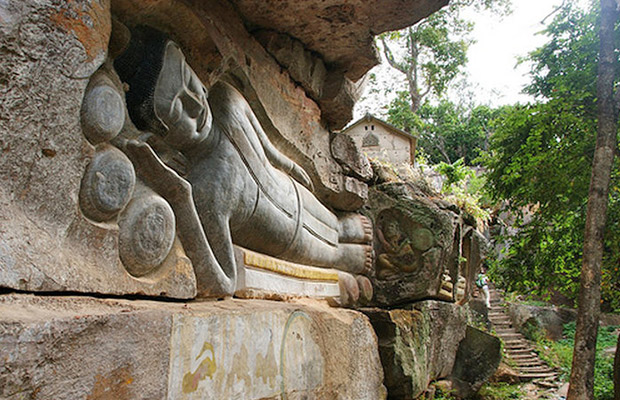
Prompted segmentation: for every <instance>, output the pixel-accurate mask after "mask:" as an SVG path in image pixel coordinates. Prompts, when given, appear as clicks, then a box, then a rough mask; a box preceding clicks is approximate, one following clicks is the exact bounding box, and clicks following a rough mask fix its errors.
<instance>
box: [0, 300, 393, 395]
mask: <svg viewBox="0 0 620 400" xmlns="http://www.w3.org/2000/svg"><path fill="white" fill-rule="evenodd" d="M0 314H1V315H2V316H3V318H2V321H0V359H2V360H3V363H2V365H0V382H2V385H0V397H2V398H6V399H17V398H21V397H22V396H24V395H32V396H36V397H37V398H50V399H51V398H53V399H59V400H61V399H76V398H85V399H97V398H114V399H121V400H122V399H165V398H168V399H196V398H205V397H208V398H215V399H229V398H243V399H262V398H280V397H286V398H291V399H301V398H304V396H305V398H320V399H331V398H339V399H350V400H365V399H366V400H376V399H381V398H385V388H384V387H383V386H382V380H383V374H382V370H381V365H380V361H379V355H378V353H377V348H376V346H377V342H376V337H375V335H374V333H373V330H372V327H371V326H370V324H369V323H368V320H367V319H366V318H365V317H364V316H363V315H362V314H360V313H358V312H354V311H348V310H334V309H331V308H329V307H327V306H326V305H324V304H322V303H311V302H306V303H298V304H286V303H277V302H268V301H259V300H253V301H251V302H250V301H242V300H226V301H221V302H192V303H185V304H180V303H176V304H175V303H157V302H151V301H126V300H102V299H92V298H91V299H89V298H83V297H82V298H78V297H43V298H42V297H34V296H29V295H3V296H0ZM67 382H71V384H69V385H68V384H67ZM101 396H104V397H101Z"/></svg>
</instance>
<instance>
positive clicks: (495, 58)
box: [354, 0, 587, 121]
mask: <svg viewBox="0 0 620 400" xmlns="http://www.w3.org/2000/svg"><path fill="white" fill-rule="evenodd" d="M565 1H579V2H581V3H584V4H585V3H586V1H587V0H565ZM560 4H562V0H513V2H512V8H513V10H514V11H513V13H512V14H510V15H507V16H504V17H503V18H499V17H498V16H496V15H493V14H492V13H490V12H478V13H475V12H470V13H468V14H465V16H466V17H467V18H468V19H471V20H472V21H473V22H475V28H474V31H473V33H472V37H473V38H474V39H475V40H476V43H474V44H473V45H472V46H471V47H470V49H469V52H468V58H469V62H468V64H467V66H466V68H465V70H466V74H467V82H468V86H467V90H468V91H470V92H471V93H472V94H473V96H474V99H473V100H474V102H475V103H477V104H488V105H491V106H500V105H503V104H514V103H517V102H521V103H525V102H528V101H530V100H532V99H531V97H529V96H527V95H524V94H521V91H522V89H523V87H524V86H525V85H527V84H528V83H529V77H528V75H527V74H528V71H529V64H527V63H522V64H520V65H517V61H518V58H519V57H525V56H527V54H528V53H529V52H531V51H532V50H534V49H536V48H537V47H539V46H541V45H542V44H544V43H545V42H546V41H547V40H548V38H547V37H546V36H545V35H543V34H537V33H539V32H541V31H542V30H543V29H544V25H543V23H542V21H543V20H544V19H545V18H546V17H548V16H549V14H551V13H552V12H553V10H555V9H556V8H557V7H558V6H559V5H560ZM552 18H553V16H550V17H548V19H547V21H546V22H547V23H549V22H550V21H551V19H552ZM371 72H372V73H374V74H376V76H377V81H378V82H379V85H378V86H376V87H375V92H374V93H373V92H371V89H372V87H371V85H367V87H366V91H365V93H364V96H363V98H362V100H361V101H360V102H358V104H357V105H356V107H355V117H354V121H355V120H357V119H358V118H360V117H361V116H363V115H364V114H366V113H367V112H370V113H373V114H375V115H378V116H380V117H382V116H384V115H385V112H386V110H385V109H382V107H384V106H387V104H388V103H389V102H390V101H391V100H392V99H393V98H394V93H388V94H385V93H384V91H383V88H384V87H388V86H393V85H394V82H395V80H402V78H401V77H400V76H398V75H397V74H396V73H395V72H394V71H391V70H390V67H389V66H388V65H387V62H384V63H383V64H382V65H380V66H377V67H375V69H373V70H372V71H371ZM403 88H404V86H403ZM376 89H379V90H376ZM458 91H460V92H461V96H462V92H463V91H462V90H461V89H455V90H452V92H451V93H449V97H451V98H452V99H453V100H454V101H456V102H458V101H459V99H458V97H459V94H458V93H457V92H458Z"/></svg>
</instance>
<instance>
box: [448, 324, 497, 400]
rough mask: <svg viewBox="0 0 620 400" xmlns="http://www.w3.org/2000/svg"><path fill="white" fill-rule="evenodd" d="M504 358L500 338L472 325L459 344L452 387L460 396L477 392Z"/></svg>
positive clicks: (465, 396) (467, 395)
mask: <svg viewBox="0 0 620 400" xmlns="http://www.w3.org/2000/svg"><path fill="white" fill-rule="evenodd" d="M501 360H502V352H501V342H500V340H499V339H498V338H497V337H495V336H493V335H490V334H488V333H486V332H483V331H481V330H479V329H476V328H473V327H471V326H468V327H467V330H466V334H465V338H464V339H463V341H462V342H461V343H460V344H459V348H458V351H457V353H456V359H455V361H454V369H453V370H452V377H451V380H452V388H453V389H454V390H455V391H456V393H457V394H458V395H459V396H460V397H464V398H467V397H469V396H471V395H472V394H474V393H476V392H477V391H478V390H480V388H481V387H482V385H483V384H484V383H485V382H486V381H487V380H489V378H491V376H493V374H494V373H495V371H496V370H497V367H498V366H499V363H500V361H501Z"/></svg>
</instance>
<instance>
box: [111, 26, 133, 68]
mask: <svg viewBox="0 0 620 400" xmlns="http://www.w3.org/2000/svg"><path fill="white" fill-rule="evenodd" d="M130 41H131V31H130V30H129V28H127V26H126V25H125V24H123V23H122V22H121V21H119V20H118V19H116V18H115V17H112V32H111V34H110V44H109V45H108V56H109V57H110V58H116V57H117V56H118V55H120V54H122V53H123V52H124V51H125V50H127V47H129V42H130Z"/></svg>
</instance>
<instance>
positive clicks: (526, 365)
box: [512, 358, 546, 368]
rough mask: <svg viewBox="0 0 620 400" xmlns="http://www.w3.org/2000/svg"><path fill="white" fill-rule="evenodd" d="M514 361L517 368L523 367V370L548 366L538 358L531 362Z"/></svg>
mask: <svg viewBox="0 0 620 400" xmlns="http://www.w3.org/2000/svg"><path fill="white" fill-rule="evenodd" d="M512 361H513V362H514V363H515V364H516V365H517V366H519V367H523V368H529V367H540V366H546V364H545V363H544V362H543V361H542V360H540V359H538V358H533V359H531V360H512Z"/></svg>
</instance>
